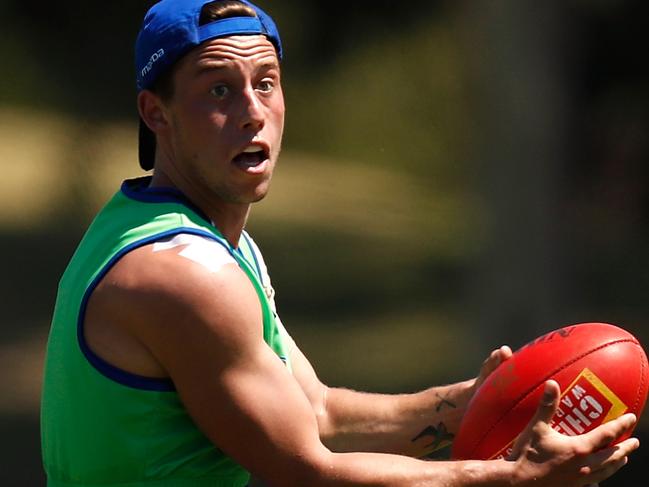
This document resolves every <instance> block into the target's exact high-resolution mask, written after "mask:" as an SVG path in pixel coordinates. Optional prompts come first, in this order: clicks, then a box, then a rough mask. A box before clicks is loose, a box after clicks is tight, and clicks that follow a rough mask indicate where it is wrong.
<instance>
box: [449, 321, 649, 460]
mask: <svg viewBox="0 0 649 487" xmlns="http://www.w3.org/2000/svg"><path fill="white" fill-rule="evenodd" d="M549 379H554V380H555V381H557V382H558V384H559V386H560V388H561V398H560V400H559V406H558V409H557V412H556V414H555V415H554V416H553V417H552V420H551V422H550V424H551V426H552V427H553V428H554V429H555V430H557V431H559V432H560V433H563V434H566V435H570V436H573V435H579V434H582V433H586V432H587V431H590V430H592V429H594V428H596V427H597V426H599V425H600V424H603V423H605V422H607V421H610V420H612V419H615V418H617V417H619V416H621V415H622V414H624V413H634V414H635V415H636V416H638V417H639V416H640V413H641V412H642V409H643V407H644V404H645V401H646V399H647V387H648V385H649V366H648V364H647V357H646V354H645V352H644V351H643V349H642V347H641V345H640V343H639V342H638V340H637V339H636V338H635V337H634V336H633V335H631V334H630V333H628V332H627V331H625V330H623V329H621V328H619V327H617V326H614V325H609V324H605V323H583V324H579V325H573V326H568V327H565V328H561V329H559V330H555V331H553V332H551V333H548V334H547V335H543V336H542V337H539V338H537V339H536V340H534V341H532V342H530V343H528V344H527V345H525V346H523V347H522V348H521V349H520V350H517V351H516V352H515V353H514V355H513V356H512V357H511V358H510V359H509V360H507V361H506V362H504V363H502V364H501V365H500V366H499V367H498V368H497V369H496V370H495V371H494V372H493V373H492V374H490V375H489V376H488V377H487V379H486V380H485V382H484V383H483V384H482V386H480V388H479V389H478V391H477V392H476V394H475V395H474V397H473V398H472V399H471V402H470V403H469V405H468V408H467V412H466V413H465V415H464V418H463V419H462V423H461V424H460V428H459V431H458V434H457V436H456V438H455V440H454V442H453V447H452V451H451V456H452V458H454V459H481V460H487V459H492V458H500V457H507V456H508V455H509V453H510V452H511V447H512V444H513V442H514V440H515V439H516V437H517V436H518V435H519V434H520V432H521V431H523V429H524V428H525V426H526V425H527V423H528V422H529V421H530V420H531V419H532V417H533V416H534V413H535V411H536V409H537V407H538V405H539V401H540V400H541V397H542V395H543V390H544V384H545V381H547V380H549ZM629 435H630V432H629V433H627V434H626V435H625V436H624V437H622V438H618V439H617V440H616V441H621V440H623V439H624V438H626V437H628V436H629Z"/></svg>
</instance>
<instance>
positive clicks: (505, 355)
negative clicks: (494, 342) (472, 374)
mask: <svg viewBox="0 0 649 487" xmlns="http://www.w3.org/2000/svg"><path fill="white" fill-rule="evenodd" d="M511 356H512V349H511V348H509V347H508V346H507V345H503V346H502V347H500V348H497V349H496V350H494V351H493V352H491V354H489V356H488V357H487V358H486V359H485V361H484V362H482V367H480V373H479V374H478V377H477V378H476V381H475V384H474V386H473V387H474V392H475V391H477V390H478V388H479V387H480V386H481V385H482V384H483V383H484V381H485V380H487V377H489V375H490V374H491V373H492V372H493V371H494V370H496V369H497V368H498V366H499V365H500V364H502V363H503V362H504V361H505V360H509V359H510V358H511Z"/></svg>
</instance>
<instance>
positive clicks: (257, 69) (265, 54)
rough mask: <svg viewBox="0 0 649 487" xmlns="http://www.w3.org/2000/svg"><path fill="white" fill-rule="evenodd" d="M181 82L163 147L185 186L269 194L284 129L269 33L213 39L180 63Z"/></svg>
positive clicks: (206, 191)
mask: <svg viewBox="0 0 649 487" xmlns="http://www.w3.org/2000/svg"><path fill="white" fill-rule="evenodd" d="M173 83H174V94H173V96H172V98H171V100H169V101H168V102H167V103H166V104H165V105H166V108H165V110H166V111H167V114H168V119H169V123H170V126H169V132H168V134H169V136H168V138H167V141H166V142H167V143H165V144H164V145H163V147H162V150H163V151H165V152H167V153H166V154H165V157H166V159H167V160H168V161H169V163H170V164H172V165H173V166H174V172H175V173H176V174H177V175H178V176H179V177H180V178H182V179H183V183H182V186H183V187H185V188H188V187H189V188H191V190H192V191H198V192H200V194H201V197H202V198H210V199H214V198H217V199H218V200H219V201H222V202H224V203H252V202H255V201H258V200H260V199H262V198H263V197H264V196H265V195H266V192H267V191H268V186H269V184H270V179H271V176H272V173H273V169H274V167H275V163H276V161H277V157H278V155H279V152H280V146H281V140H282V132H283V128H284V97H283V94H282V88H281V84H280V68H279V61H278V59H277V53H276V51H275V48H274V46H273V45H272V44H271V43H270V42H269V41H268V39H266V37H264V36H261V35H254V36H231V37H224V38H220V39H214V40H212V41H208V42H205V43H204V44H201V45H200V46H198V47H197V48H195V49H194V50H192V51H190V52H189V53H188V54H187V55H186V56H185V57H184V58H183V59H182V60H181V61H180V62H179V64H178V66H177V68H176V70H175V73H174V78H173ZM188 185H189V186H188Z"/></svg>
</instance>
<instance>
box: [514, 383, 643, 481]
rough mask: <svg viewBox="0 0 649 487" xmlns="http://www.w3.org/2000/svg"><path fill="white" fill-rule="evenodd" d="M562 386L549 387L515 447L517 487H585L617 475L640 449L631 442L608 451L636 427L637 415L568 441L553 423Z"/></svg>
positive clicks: (625, 442) (604, 425) (632, 439)
mask: <svg viewBox="0 0 649 487" xmlns="http://www.w3.org/2000/svg"><path fill="white" fill-rule="evenodd" d="M559 398H560V391H559V385H558V384H557V383H556V382H555V381H547V382H546V384H545V391H544V394H543V398H542V399H541V403H540V405H539V408H538V410H537V412H536V415H535V416H534V418H533V419H532V421H531V422H530V423H529V424H528V426H527V428H526V429H525V430H524V431H523V433H522V434H521V435H520V436H519V438H518V440H517V441H516V443H515V444H514V449H513V451H512V455H511V460H514V461H515V462H516V463H517V468H516V469H515V472H516V474H515V478H514V479H513V485H516V486H521V487H522V486H528V485H529V486H534V487H555V486H558V485H560V486H562V487H583V486H588V485H591V484H596V483H597V482H601V481H602V480H604V479H607V478H608V477H610V476H611V475H613V474H614V473H615V472H617V470H619V469H620V468H621V467H622V466H624V465H625V464H626V463H627V455H629V454H630V453H631V452H633V451H634V450H635V449H637V448H638V446H639V445H640V443H639V441H638V440H637V439H635V438H629V439H627V440H625V441H622V442H621V443H618V444H617V445H613V446H609V445H611V443H612V442H613V441H615V439H616V438H619V437H620V436H622V435H623V434H624V433H627V432H628V431H629V430H630V429H631V428H632V427H633V425H635V422H636V417H635V416H634V415H633V414H625V415H624V416H622V417H620V418H618V419H616V420H614V421H610V422H608V423H606V424H603V425H601V426H599V427H598V428H596V429H594V430H592V431H590V432H588V433H585V434H583V435H580V436H565V435H562V434H560V433H558V432H556V431H554V430H553V429H552V427H551V426H550V421H551V420H552V417H553V416H554V414H555V413H556V411H557V407H558V405H559Z"/></svg>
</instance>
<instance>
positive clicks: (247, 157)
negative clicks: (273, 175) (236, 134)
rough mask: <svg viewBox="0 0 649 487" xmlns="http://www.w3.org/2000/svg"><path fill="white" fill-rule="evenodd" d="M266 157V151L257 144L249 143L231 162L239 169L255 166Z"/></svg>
mask: <svg viewBox="0 0 649 487" xmlns="http://www.w3.org/2000/svg"><path fill="white" fill-rule="evenodd" d="M266 159H268V153H267V152H266V150H265V149H264V148H263V147H261V146H259V145H249V146H248V147H246V148H245V149H244V151H243V152H241V153H240V154H239V155H237V156H236V157H234V158H233V159H232V162H233V163H234V164H235V165H236V166H238V167H240V168H241V169H244V170H245V169H250V168H255V167H257V166H259V165H260V164H262V163H263V162H264V161H265V160H266Z"/></svg>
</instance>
